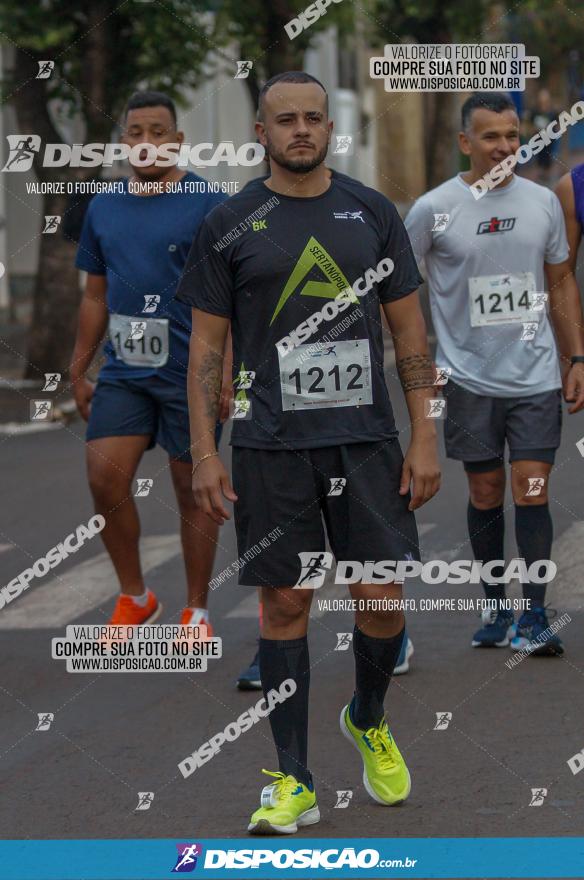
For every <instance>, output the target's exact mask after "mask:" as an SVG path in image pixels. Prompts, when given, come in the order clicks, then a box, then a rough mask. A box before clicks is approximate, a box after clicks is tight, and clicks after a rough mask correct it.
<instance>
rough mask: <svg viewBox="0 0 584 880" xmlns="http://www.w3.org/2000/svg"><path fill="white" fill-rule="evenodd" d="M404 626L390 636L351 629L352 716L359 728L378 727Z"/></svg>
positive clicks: (402, 637)
mask: <svg viewBox="0 0 584 880" xmlns="http://www.w3.org/2000/svg"><path fill="white" fill-rule="evenodd" d="M404 633H405V627H404V629H402V631H401V632H399V633H398V634H397V635H396V636H391V638H389V639H376V638H373V636H368V635H365V633H364V632H361V630H360V629H359V627H357V626H355V629H354V630H353V654H354V655H355V696H354V698H353V702H352V704H351V719H352V721H353V724H355V725H356V726H357V727H359V728H360V729H361V730H368V729H369V728H370V727H377V725H378V724H379V722H380V721H381V719H382V718H383V700H384V698H385V694H386V693H387V688H388V687H389V680H390V678H391V673H392V672H393V670H394V667H395V665H396V663H397V660H398V657H399V652H400V651H401V646H402V642H403V639H404Z"/></svg>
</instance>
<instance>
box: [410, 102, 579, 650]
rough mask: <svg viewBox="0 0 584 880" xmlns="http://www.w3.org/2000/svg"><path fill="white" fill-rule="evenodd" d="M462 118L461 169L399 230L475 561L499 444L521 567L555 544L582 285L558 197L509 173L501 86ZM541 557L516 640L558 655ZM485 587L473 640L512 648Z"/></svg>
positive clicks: (509, 126)
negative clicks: (414, 275) (406, 244)
mask: <svg viewBox="0 0 584 880" xmlns="http://www.w3.org/2000/svg"><path fill="white" fill-rule="evenodd" d="M462 129H463V130H462V131H461V132H460V134H459V136H458V137H459V146H460V149H461V151H462V153H464V155H466V156H468V157H469V159H470V171H467V172H465V173H463V174H459V175H457V176H456V177H453V178H452V179H451V180H448V181H446V182H445V183H443V184H442V185H441V186H438V187H436V189H433V190H431V191H430V192H428V193H426V195H424V196H422V197H421V198H420V199H418V201H417V202H416V203H415V204H414V206H413V208H412V209H411V211H410V213H409V215H408V217H407V219H406V228H407V231H408V233H409V236H410V239H411V242H412V247H413V250H414V254H415V255H416V257H417V258H418V261H420V260H422V259H423V260H424V261H425V265H426V276H427V280H428V286H429V292H430V305H431V310H432V318H433V321H434V327H435V330H436V335H437V339H438V349H437V353H436V365H437V367H438V368H446V369H445V370H444V375H445V376H448V380H447V383H446V385H445V386H444V396H445V398H446V401H447V404H446V408H447V409H446V421H445V442H446V453H447V455H448V457H449V458H454V459H458V460H460V461H462V462H463V463H464V467H465V470H466V473H467V477H468V483H469V490H470V499H469V505H468V528H469V535H470V543H471V545H472V549H473V552H474V555H475V558H476V559H477V560H481V561H482V562H483V564H486V563H489V562H493V561H494V560H503V559H504V556H503V544H504V517H503V503H504V495H505V479H506V476H505V465H504V449H505V442H507V444H508V446H509V461H510V471H511V488H512V493H513V500H514V502H515V535H516V539H517V546H518V549H519V556H520V557H523V558H524V559H525V566H526V568H527V569H530V567H531V565H532V563H535V562H537V561H538V560H549V558H550V554H551V545H552V520H551V516H550V512H549V507H548V493H547V490H548V481H549V475H550V471H551V469H552V466H553V463H554V457H555V451H556V449H557V448H558V446H559V445H560V432H561V419H562V405H561V389H562V375H561V372H560V369H562V373H563V391H564V398H565V400H566V401H567V402H568V403H570V404H571V405H570V406H569V407H568V412H569V413H575V412H577V411H578V410H580V409H582V407H583V406H584V338H583V334H582V324H583V322H582V309H581V305H580V296H579V293H578V288H577V285H576V282H575V280H574V277H573V275H572V272H571V270H570V266H569V262H568V253H569V251H568V243H567V240H566V231H565V224H564V218H563V215H562V210H561V206H560V203H559V201H558V199H557V197H556V196H555V195H554V193H553V192H551V190H549V189H546V188H545V187H543V186H539V185H538V184H536V183H533V182H531V181H529V180H526V179H524V178H521V177H517V176H516V175H514V174H513V172H512V167H513V157H514V154H515V153H516V152H517V150H518V149H519V147H520V142H519V119H518V117H517V113H516V111H515V107H514V105H513V102H512V101H511V100H510V98H508V97H507V96H506V95H503V94H498V93H475V94H473V95H472V96H471V97H470V98H469V99H468V100H467V101H466V102H465V104H464V105H463V107H462ZM505 160H507V161H506V162H505ZM502 162H504V167H503V170H502V171H501V170H500V169H499V165H500V163H502ZM483 181H485V182H483ZM493 183H495V184H496V185H493ZM546 281H547V290H548V292H547V294H546V293H545V288H546ZM554 333H555V335H554ZM556 340H557V344H556ZM537 568H538V566H534V568H531V570H530V575H529V576H526V575H525V574H523V576H522V580H523V594H524V598H525V599H527V600H529V606H528V610H526V611H525V612H524V613H523V614H522V615H521V617H520V619H519V621H518V624H517V628H516V632H515V635H514V638H512V640H511V646H512V648H513V649H517V648H521V647H525V646H527V645H529V644H530V643H532V642H535V640H536V639H537V642H535V644H534V645H533V646H532V648H531V650H533V653H538V654H561V653H563V647H562V643H561V641H560V639H559V638H558V637H557V636H556V635H553V634H550V633H549V632H548V631H547V628H548V619H547V615H546V611H545V608H544V601H545V587H546V585H545V583H537V582H536V581H537V580H540V579H544V578H543V577H541V578H540V577H538V576H537V574H536V569H537ZM489 570H490V571H491V576H490V577H489V580H491V579H492V580H493V581H495V580H497V578H499V579H501V576H502V574H503V566H502V565H500V566H495V565H493V566H492V567H491V568H490V569H489ZM543 572H544V569H543V566H541V569H540V574H541V575H543ZM483 587H484V589H485V593H486V596H487V598H489V599H491V600H492V603H490V604H492V610H490V611H489V612H487V613H485V614H484V615H483V626H482V628H481V629H480V630H479V631H478V632H477V633H475V635H474V638H473V641H472V644H473V646H475V647H478V646H494V645H496V646H498V647H500V646H504V645H508V644H509V637H510V636H512V635H513V630H514V629H515V626H514V616H513V612H512V611H510V610H509V608H508V605H509V603H506V602H505V598H506V597H505V586H504V584H503V583H486V582H485V581H483ZM538 637H539V638H538Z"/></svg>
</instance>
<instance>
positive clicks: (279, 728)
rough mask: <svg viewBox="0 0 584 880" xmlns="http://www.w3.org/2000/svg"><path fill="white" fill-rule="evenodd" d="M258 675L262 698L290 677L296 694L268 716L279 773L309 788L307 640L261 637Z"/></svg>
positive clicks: (308, 664)
mask: <svg viewBox="0 0 584 880" xmlns="http://www.w3.org/2000/svg"><path fill="white" fill-rule="evenodd" d="M259 653H260V676H261V680H262V690H263V692H264V696H266V697H267V694H268V692H269V691H270V690H278V689H279V688H280V685H281V684H282V682H283V681H285V680H286V679H288V678H291V679H293V680H294V682H295V683H296V691H295V693H294V694H292V696H290V697H287V698H286V699H285V700H284V702H282V703H280V704H279V705H277V706H276V707H275V708H274V709H273V710H272V712H270V714H269V716H268V717H269V719H270V727H271V728H272V736H273V737H274V743H275V744H276V750H277V752H278V762H279V765H280V770H281V771H282V773H285V774H286V775H287V776H288V775H291V776H295V777H296V779H297V780H298V781H299V782H302V783H303V784H304V785H308V786H312V776H311V775H310V771H309V770H308V767H307V757H308V691H309V687H310V661H309V656H308V639H307V638H306V636H304V637H303V638H301V639H290V640H288V641H279V640H277V639H264V638H260V651H259Z"/></svg>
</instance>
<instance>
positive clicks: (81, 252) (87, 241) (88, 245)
mask: <svg viewBox="0 0 584 880" xmlns="http://www.w3.org/2000/svg"><path fill="white" fill-rule="evenodd" d="M94 223H95V220H94V216H93V203H90V205H89V207H88V209H87V211H86V213H85V219H84V221H83V228H82V230H81V237H80V239H79V246H78V248H77V258H76V260H75V265H76V266H77V268H78V269H82V270H83V271H84V272H90V273H91V274H92V275H105V274H106V272H107V267H106V264H105V260H104V258H103V253H102V250H101V246H100V243H99V239H98V237H97V235H96V232H95V226H94Z"/></svg>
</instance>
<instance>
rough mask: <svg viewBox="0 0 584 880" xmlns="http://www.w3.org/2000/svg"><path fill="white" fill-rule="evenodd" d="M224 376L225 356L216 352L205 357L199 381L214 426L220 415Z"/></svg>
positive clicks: (199, 373) (198, 374)
mask: <svg viewBox="0 0 584 880" xmlns="http://www.w3.org/2000/svg"><path fill="white" fill-rule="evenodd" d="M222 376H223V356H222V355H220V354H217V352H215V351H210V352H208V354H206V355H205V356H204V357H203V360H202V361H201V366H200V367H199V369H198V371H197V380H198V381H199V382H200V383H201V386H202V388H203V395H204V397H205V403H206V405H207V415H208V417H209V418H210V419H212V420H213V425H214V424H215V422H216V421H217V416H218V415H219V397H220V395H221V381H222Z"/></svg>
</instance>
